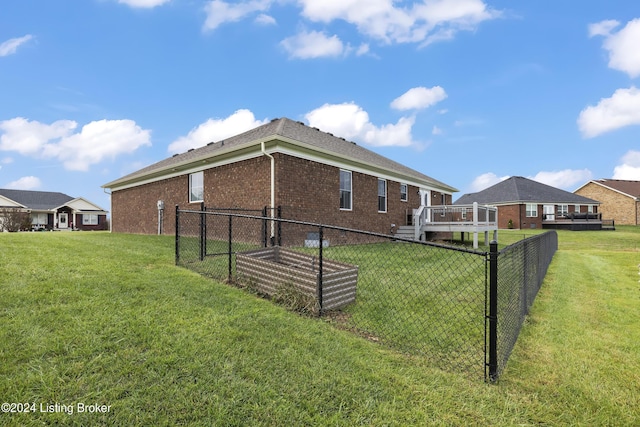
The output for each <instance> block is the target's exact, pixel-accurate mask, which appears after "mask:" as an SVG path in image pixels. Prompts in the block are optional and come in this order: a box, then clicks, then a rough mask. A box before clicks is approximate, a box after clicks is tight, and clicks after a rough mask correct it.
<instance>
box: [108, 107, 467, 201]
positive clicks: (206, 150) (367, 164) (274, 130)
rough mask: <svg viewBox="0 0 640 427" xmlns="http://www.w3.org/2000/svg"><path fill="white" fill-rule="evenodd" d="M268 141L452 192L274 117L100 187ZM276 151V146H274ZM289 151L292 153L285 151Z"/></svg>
mask: <svg viewBox="0 0 640 427" xmlns="http://www.w3.org/2000/svg"><path fill="white" fill-rule="evenodd" d="M270 141H282V142H286V143H289V144H290V146H291V147H293V151H294V152H293V154H294V155H295V150H297V149H299V150H307V151H309V150H310V151H313V152H316V153H324V154H326V155H332V156H336V157H339V158H341V159H344V160H345V161H349V162H355V163H358V164H360V165H362V167H363V168H364V169H371V170H383V171H388V172H390V173H392V174H394V175H396V176H399V177H406V179H411V180H413V181H416V182H420V183H423V185H429V186H433V187H435V188H438V189H441V190H443V191H448V192H455V191H457V189H455V188H453V187H451V186H449V185H447V184H445V183H443V182H441V181H438V180H436V179H434V178H432V177H430V176H427V175H425V174H422V173H420V172H418V171H416V170H414V169H411V168H409V167H407V166H404V165H402V164H400V163H398V162H395V161H393V160H391V159H388V158H386V157H384V156H381V155H379V154H377V153H374V152H373V151H371V150H368V149H366V148H364V147H361V146H359V145H357V144H356V143H354V142H351V141H347V140H346V139H344V138H340V137H336V136H334V135H332V134H330V133H327V132H322V131H321V130H319V129H317V128H312V127H309V126H306V125H305V124H304V123H302V122H296V121H293V120H290V119H287V118H280V119H274V120H272V121H271V122H269V123H267V124H264V125H262V126H259V127H257V128H254V129H251V130H249V131H247V132H244V133H241V134H239V135H236V136H233V137H231V138H227V139H225V140H223V141H218V142H215V143H213V142H212V143H209V144H207V145H206V146H204V147H200V148H197V149H191V150H189V151H187V152H186V153H182V154H176V155H173V156H172V157H169V158H167V159H164V160H162V161H160V162H157V163H155V164H153V165H150V166H147V167H146V168H143V169H140V170H138V171H136V172H133V173H132V174H129V175H126V176H124V177H122V178H119V179H117V180H115V181H112V182H110V183H107V184H105V185H103V187H104V188H117V187H120V186H124V185H131V186H133V185H139V184H137V183H138V182H141V181H145V180H147V179H163V178H165V177H166V176H167V175H168V174H170V173H171V171H174V170H176V169H177V168H183V169H187V168H188V167H189V166H190V165H194V166H195V165H196V164H197V163H198V162H200V163H201V164H202V162H206V161H208V160H210V159H217V158H218V159H219V158H223V157H225V156H228V157H229V158H233V156H238V154H237V153H240V152H241V150H242V149H246V148H247V147H258V148H259V146H260V144H262V143H266V142H270ZM275 151H276V152H277V151H278V149H276V150H275ZM288 154H292V153H288Z"/></svg>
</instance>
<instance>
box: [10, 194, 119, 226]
mask: <svg viewBox="0 0 640 427" xmlns="http://www.w3.org/2000/svg"><path fill="white" fill-rule="evenodd" d="M16 211H17V212H25V213H28V214H29V215H30V217H31V221H30V222H31V227H32V229H35V230H40V229H45V230H106V229H107V228H108V224H107V212H106V211H105V210H104V209H102V208H101V207H100V206H98V205H95V204H93V203H91V202H90V201H88V200H86V199H84V198H82V197H77V198H76V197H71V196H68V195H66V194H63V193H55V192H49V191H27V190H8V189H0V216H2V215H3V212H4V213H5V214H6V213H7V212H16Z"/></svg>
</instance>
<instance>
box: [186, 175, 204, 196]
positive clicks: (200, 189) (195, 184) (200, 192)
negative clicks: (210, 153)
mask: <svg viewBox="0 0 640 427" xmlns="http://www.w3.org/2000/svg"><path fill="white" fill-rule="evenodd" d="M202 201H204V173H203V172H196V173H192V174H191V175H189V203H194V202H202Z"/></svg>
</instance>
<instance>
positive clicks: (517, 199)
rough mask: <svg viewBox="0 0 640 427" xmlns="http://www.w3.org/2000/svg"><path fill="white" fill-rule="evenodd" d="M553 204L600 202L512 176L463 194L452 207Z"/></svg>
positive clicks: (591, 203) (593, 203) (590, 203)
mask: <svg viewBox="0 0 640 427" xmlns="http://www.w3.org/2000/svg"><path fill="white" fill-rule="evenodd" d="M473 202H478V203H479V204H483V205H484V204H486V205H492V204H502V205H504V204H521V203H534V202H537V203H554V204H570V205H571V204H576V205H577V204H580V205H598V204H600V202H598V201H596V200H593V199H589V198H587V197H583V196H579V195H577V194H574V193H570V192H568V191H564V190H560V189H559V188H555V187H552V186H550V185H546V184H542V183H540V182H537V181H533V180H531V179H527V178H524V177H521V176H512V177H511V178H509V179H505V180H504V181H501V182H499V183H497V184H495V185H493V186H491V187H489V188H487V189H485V190H482V191H479V192H477V193H471V194H464V195H463V196H461V197H460V198H459V199H458V200H456V201H455V203H454V205H469V204H472V203H473Z"/></svg>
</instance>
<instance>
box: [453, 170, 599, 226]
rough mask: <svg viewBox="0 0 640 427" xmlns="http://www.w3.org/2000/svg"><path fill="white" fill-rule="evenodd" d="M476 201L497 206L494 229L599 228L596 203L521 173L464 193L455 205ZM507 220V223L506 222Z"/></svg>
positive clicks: (597, 203)
mask: <svg viewBox="0 0 640 427" xmlns="http://www.w3.org/2000/svg"><path fill="white" fill-rule="evenodd" d="M473 202H477V203H478V204H481V205H492V206H496V207H497V208H498V228H502V229H505V228H516V229H524V228H567V229H572V230H586V229H597V230H599V229H601V228H602V220H601V218H600V215H599V214H598V205H599V204H600V202H598V201H596V200H594V199H591V198H587V197H583V196H580V195H578V194H574V193H570V192H568V191H564V190H561V189H558V188H555V187H551V186H549V185H546V184H542V183H539V182H536V181H533V180H531V179H527V178H523V177H521V176H512V177H511V178H509V179H506V180H504V181H501V182H499V183H497V184H495V185H493V186H491V187H489V188H487V189H485V190H482V191H480V192H477V193H471V194H465V195H463V196H462V197H460V198H459V199H458V200H456V202H455V203H454V206H455V205H468V204H470V203H473ZM510 222H511V223H510Z"/></svg>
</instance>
